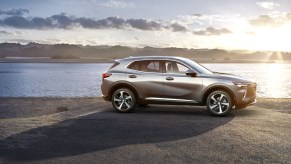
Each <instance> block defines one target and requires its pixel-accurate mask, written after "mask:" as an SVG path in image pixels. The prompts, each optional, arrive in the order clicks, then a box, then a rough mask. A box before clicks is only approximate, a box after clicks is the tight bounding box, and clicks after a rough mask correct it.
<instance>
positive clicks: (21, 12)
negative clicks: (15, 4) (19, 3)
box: [0, 8, 29, 16]
mask: <svg viewBox="0 0 291 164" xmlns="http://www.w3.org/2000/svg"><path fill="white" fill-rule="evenodd" d="M27 13H29V10H28V9H21V8H19V9H10V10H0V15H14V16H21V15H24V14H27Z"/></svg>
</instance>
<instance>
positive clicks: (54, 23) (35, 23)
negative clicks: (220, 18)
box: [0, 13, 187, 32]
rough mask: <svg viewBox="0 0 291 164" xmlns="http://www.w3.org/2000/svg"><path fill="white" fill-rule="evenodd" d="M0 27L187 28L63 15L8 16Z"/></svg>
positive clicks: (173, 29) (148, 21) (153, 29)
mask: <svg viewBox="0 0 291 164" xmlns="http://www.w3.org/2000/svg"><path fill="white" fill-rule="evenodd" d="M0 26H6V27H13V28H20V29H52V28H60V29H71V28H74V27H83V28H89V29H106V28H115V29H130V28H133V29H139V30H145V31H159V30H165V29H167V30H172V31H173V32H186V31H187V28H186V27H185V26H183V25H180V24H178V23H174V24H163V23H161V22H159V21H156V20H147V19H123V18H119V17H108V18H105V19H99V20H96V19H93V18H87V17H79V18H77V17H74V16H68V15H66V14H65V13H62V14H58V15H53V16H50V17H47V18H40V17H32V18H26V17H23V16H10V17H7V18H3V19H2V20H0Z"/></svg>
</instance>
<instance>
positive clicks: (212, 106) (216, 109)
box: [206, 91, 233, 116]
mask: <svg viewBox="0 0 291 164" xmlns="http://www.w3.org/2000/svg"><path fill="white" fill-rule="evenodd" d="M206 105H207V109H208V111H209V112H210V113H211V114H213V115H216V116H224V115H226V114H228V113H229V112H230V110H231V109H232V106H233V100H232V99H231V97H230V95H229V94H228V93H227V92H225V91H214V92H212V93H211V94H210V95H209V96H208V97H207V102H206Z"/></svg>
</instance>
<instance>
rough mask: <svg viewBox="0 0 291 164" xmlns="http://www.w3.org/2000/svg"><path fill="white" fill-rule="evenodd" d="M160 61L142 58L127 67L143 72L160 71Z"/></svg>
mask: <svg viewBox="0 0 291 164" xmlns="http://www.w3.org/2000/svg"><path fill="white" fill-rule="evenodd" d="M160 67H161V65H160V61H155V60H143V61H135V62H133V63H131V64H130V65H129V66H128V67H127V68H129V69H133V70H137V71H143V72H160V70H161V69H160Z"/></svg>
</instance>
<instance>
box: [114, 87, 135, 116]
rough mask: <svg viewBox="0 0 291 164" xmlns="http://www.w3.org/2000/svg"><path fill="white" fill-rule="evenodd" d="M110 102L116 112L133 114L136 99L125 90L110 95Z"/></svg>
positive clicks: (129, 91)
mask: <svg viewBox="0 0 291 164" xmlns="http://www.w3.org/2000/svg"><path fill="white" fill-rule="evenodd" d="M111 102H112V105H113V107H114V109H115V110H116V111H117V112H122V113H126V112H133V111H134V110H135V108H136V97H135V95H134V94H133V93H132V91H131V90H129V89H127V88H121V89H118V90H116V91H115V92H114V93H113V95H112V98H111Z"/></svg>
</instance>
